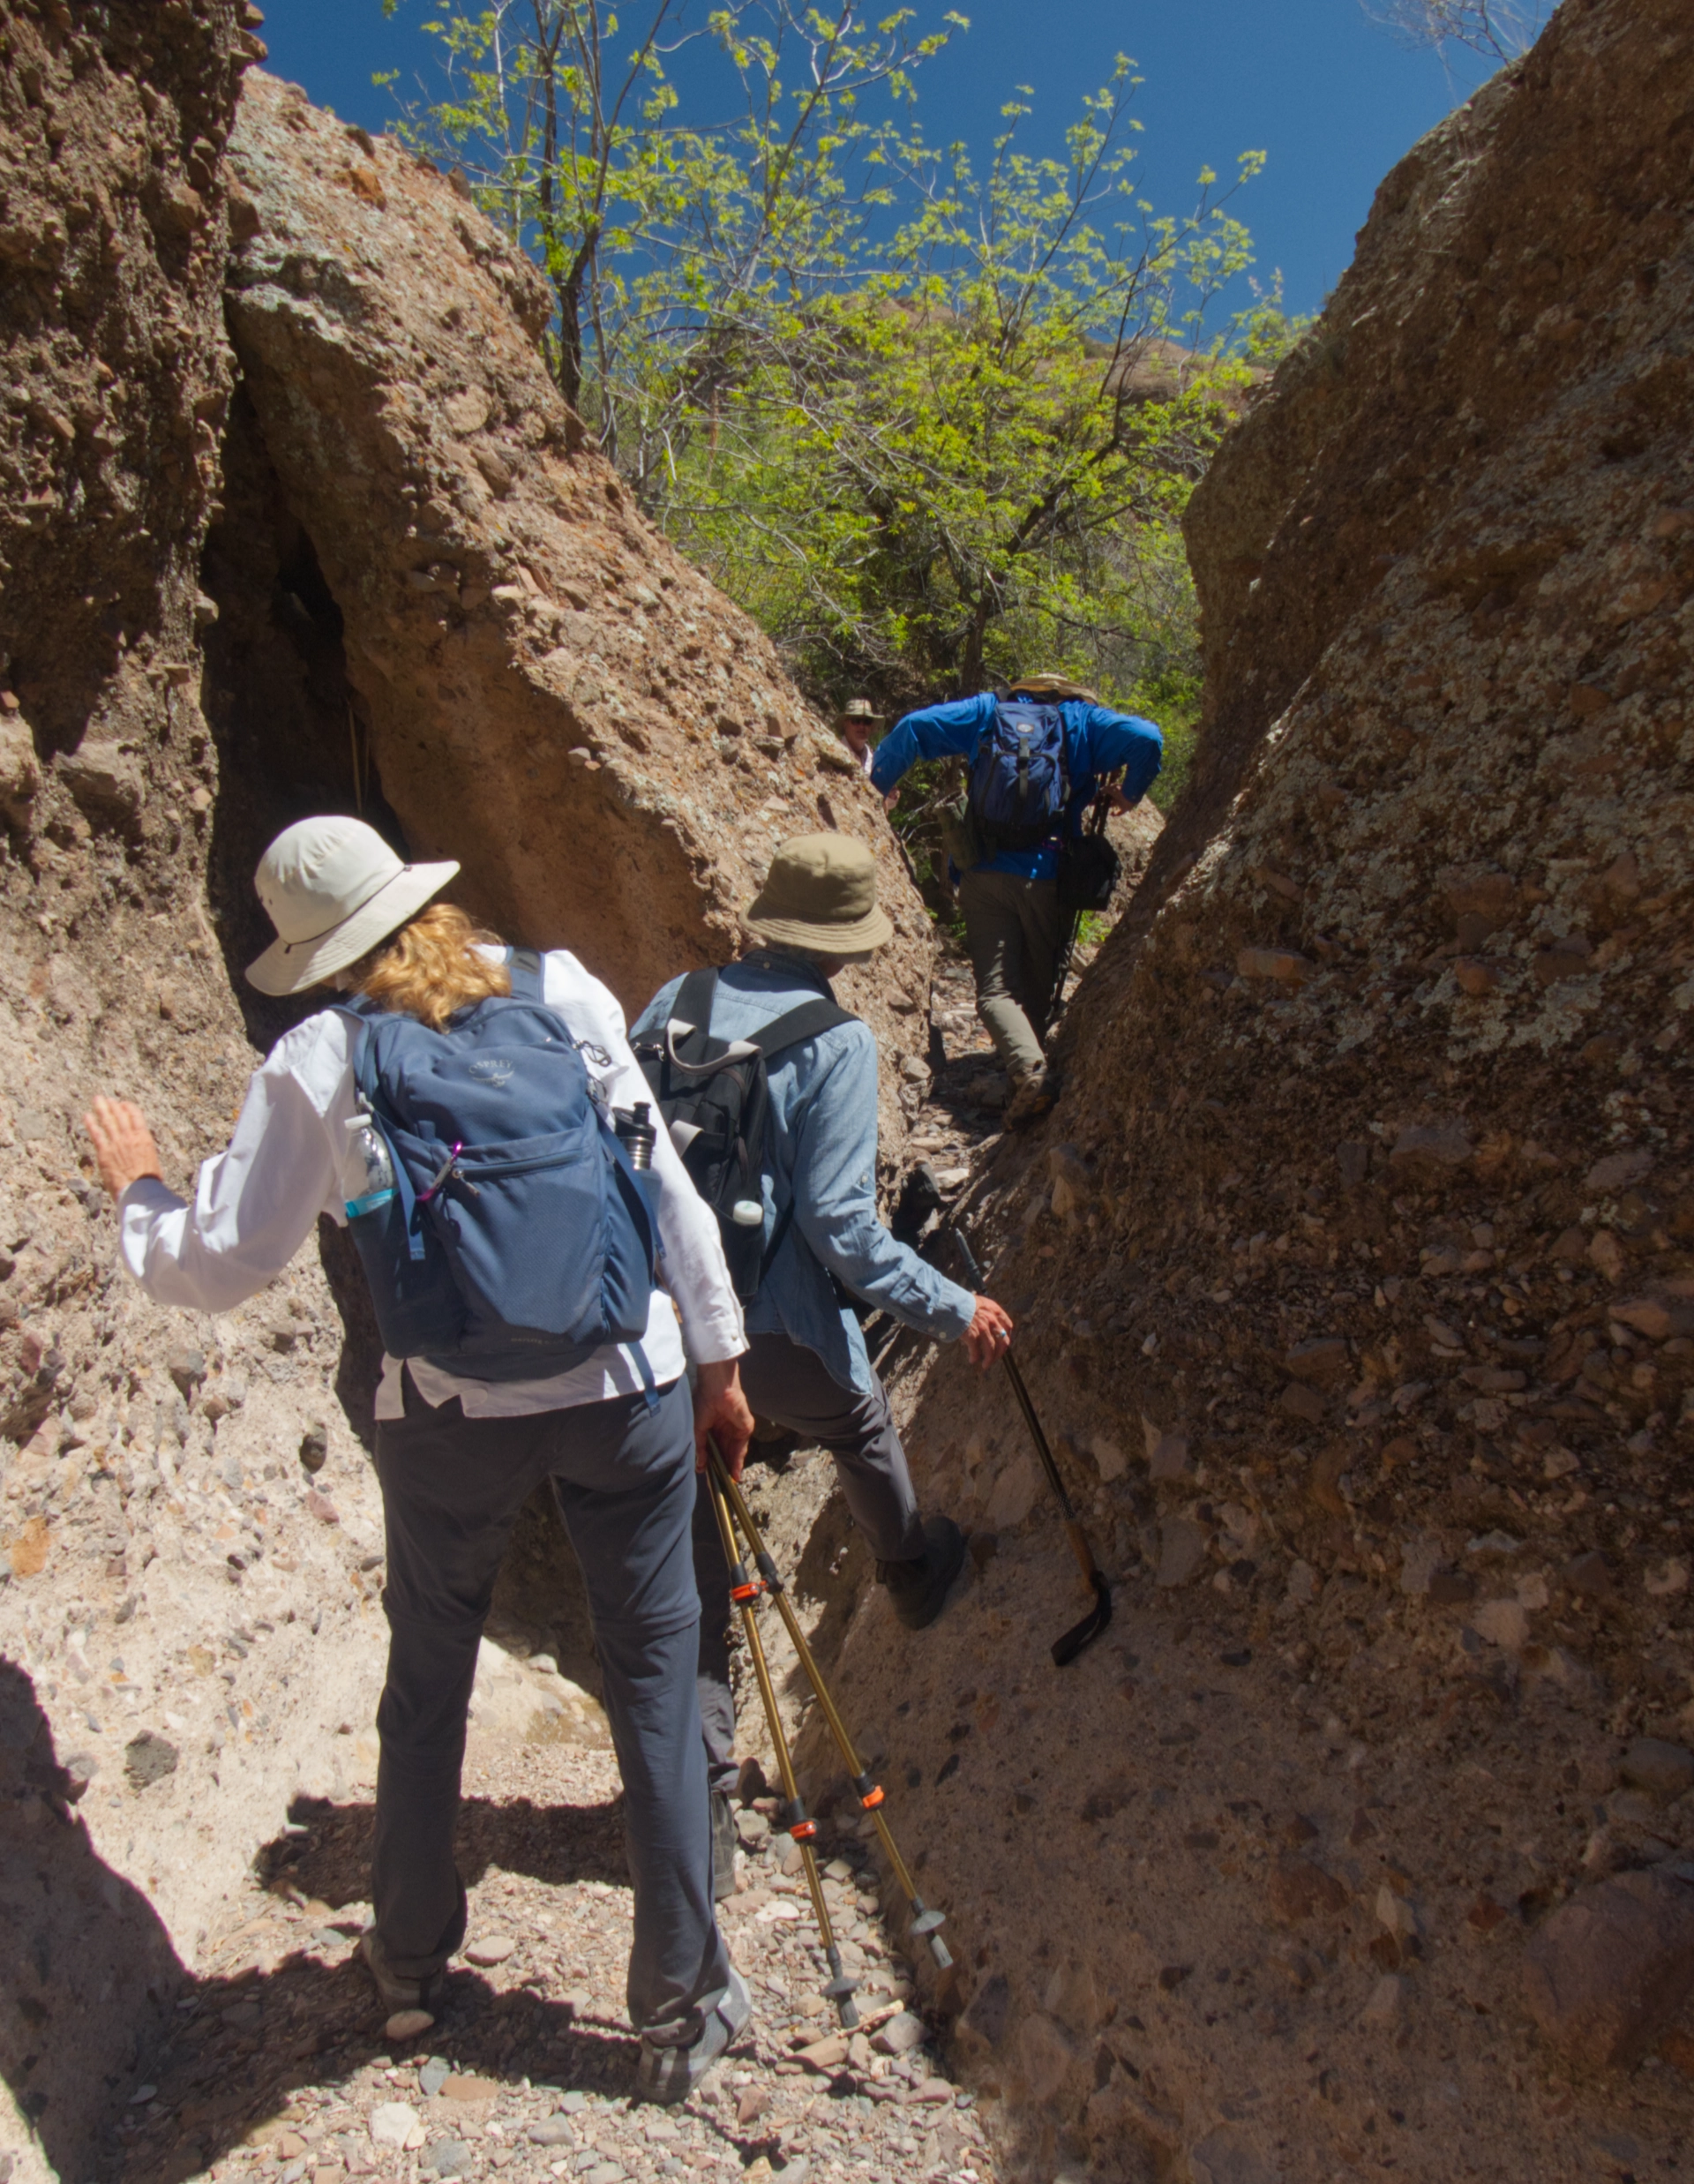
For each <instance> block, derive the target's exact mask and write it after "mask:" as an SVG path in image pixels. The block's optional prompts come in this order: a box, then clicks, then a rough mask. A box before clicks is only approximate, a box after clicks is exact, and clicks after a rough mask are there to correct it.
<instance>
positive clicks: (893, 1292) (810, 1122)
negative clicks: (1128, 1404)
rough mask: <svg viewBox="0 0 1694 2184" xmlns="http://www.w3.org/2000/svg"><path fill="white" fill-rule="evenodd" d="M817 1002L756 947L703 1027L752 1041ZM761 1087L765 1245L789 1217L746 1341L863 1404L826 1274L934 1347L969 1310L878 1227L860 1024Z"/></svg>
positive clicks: (654, 1027) (863, 1387)
mask: <svg viewBox="0 0 1694 2184" xmlns="http://www.w3.org/2000/svg"><path fill="white" fill-rule="evenodd" d="M681 986H682V981H681V979H671V982H670V984H669V985H668V986H663V987H660V988H659V991H658V992H657V993H656V994H655V995H654V996H653V998H652V1000H651V1001H650V1002H648V1004H647V1007H646V1008H645V1009H643V1010H642V1012H641V1017H640V1020H639V1021H638V1022H637V1023H636V1024H635V1026H634V1028H633V1031H632V1032H631V1033H630V1038H631V1039H632V1040H633V1041H639V1040H641V1039H651V1038H656V1037H657V1036H659V1035H660V1034H661V1033H662V1032H663V1029H664V1027H665V1025H666V1024H668V1023H669V1022H670V1020H671V1010H672V1009H674V1008H675V1006H676V1000H677V994H678V992H679V991H680V989H681ZM828 991H829V987H828V983H827V981H826V980H825V979H824V978H823V976H822V974H821V972H818V971H816V970H814V969H813V967H812V965H811V964H807V963H806V962H804V961H803V960H802V959H801V958H800V957H797V956H790V955H786V954H783V953H781V952H779V951H765V950H761V951H759V952H758V953H756V954H754V955H752V956H746V957H743V958H742V960H741V961H740V962H739V963H732V964H729V965H728V966H727V967H726V968H725V969H724V970H723V971H722V972H719V974H718V980H717V990H716V994H714V995H713V998H712V1021H711V1024H710V1027H709V1028H710V1029H711V1031H712V1032H714V1033H715V1034H716V1037H718V1038H719V1039H749V1038H752V1037H753V1035H754V1034H755V1033H756V1032H761V1031H763V1029H764V1028H765V1026H766V1024H774V1023H775V1022H776V1018H777V1017H783V1016H786V1015H787V1014H788V1012H789V1010H790V1009H798V1008H799V1007H801V1006H802V1005H803V1004H804V1003H805V1002H808V1001H816V1000H818V999H819V998H820V997H821V996H827V995H828ZM768 1084H769V1088H770V1106H769V1108H768V1111H767V1114H766V1117H765V1157H764V1201H765V1230H764V1233H765V1236H766V1238H767V1241H768V1239H769V1238H770V1237H771V1236H773V1235H775V1234H776V1226H777V1224H778V1222H779V1221H780V1220H782V1218H783V1214H784V1213H785V1212H787V1211H788V1209H789V1207H790V1206H792V1207H793V1209H794V1211H793V1216H792V1219H791V1221H790V1223H789V1227H788V1233H787V1234H786V1235H784V1236H783V1241H782V1243H781V1245H780V1246H779V1247H778V1250H777V1252H776V1257H775V1259H774V1260H773V1261H772V1262H771V1265H770V1267H769V1269H768V1272H767V1273H766V1275H765V1278H764V1280H763V1281H762V1282H761V1284H760V1285H759V1294H758V1295H757V1296H756V1297H755V1298H754V1299H753V1302H752V1303H751V1304H750V1305H749V1306H748V1307H747V1332H748V1333H749V1334H783V1335H786V1336H787V1337H788V1339H789V1340H790V1341H791V1342H798V1343H803V1344H804V1345H805V1347H806V1348H807V1349H809V1350H815V1351H816V1352H817V1354H818V1355H819V1356H820V1357H821V1359H822V1360H823V1362H824V1364H825V1366H826V1367H827V1368H828V1371H829V1373H830V1375H831V1377H833V1378H834V1379H835V1380H836V1383H837V1384H838V1385H840V1386H842V1387H843V1388H852V1389H855V1390H856V1391H857V1392H858V1393H859V1394H861V1395H866V1394H868V1393H869V1392H870V1389H871V1385H872V1382H871V1365H870V1359H869V1357H868V1356H867V1355H866V1349H865V1338H864V1336H863V1335H862V1334H861V1333H860V1332H859V1331H858V1320H857V1319H856V1318H855V1317H854V1316H853V1314H852V1313H851V1311H849V1310H847V1308H846V1307H845V1306H844V1305H843V1304H842V1303H840V1302H838V1300H837V1298H836V1292H835V1289H834V1287H833V1286H832V1285H831V1282H830V1280H829V1277H830V1275H831V1274H834V1275H836V1277H837V1278H838V1279H839V1280H840V1281H841V1283H842V1285H843V1287H844V1288H847V1289H851V1291H852V1293H853V1295H855V1296H857V1297H862V1298H863V1299H864V1300H865V1302H866V1303H867V1304H876V1305H880V1306H881V1308H882V1310H884V1311H885V1312H887V1313H888V1316H889V1317H890V1318H893V1319H897V1320H900V1321H902V1322H903V1324H904V1325H906V1326H908V1327H918V1328H921V1329H922V1330H923V1332H925V1333H926V1334H927V1335H928V1336H930V1337H931V1338H932V1340H934V1341H937V1342H951V1341H955V1340H957V1338H958V1337H959V1336H960V1335H962V1334H963V1332H964V1331H965V1329H966V1328H967V1327H968V1326H969V1325H971V1317H972V1315H973V1314H974V1312H975V1310H976V1299H975V1298H974V1297H973V1296H972V1295H971V1292H970V1291H969V1290H968V1289H963V1288H961V1287H959V1285H958V1283H957V1282H955V1281H949V1280H948V1279H947V1277H946V1275H945V1274H941V1273H938V1272H936V1270H935V1269H934V1268H933V1266H931V1265H928V1264H927V1262H926V1261H925V1260H923V1259H921V1258H919V1257H918V1254H917V1253H916V1252H915V1251H913V1250H910V1249H909V1248H908V1247H907V1246H906V1245H905V1244H903V1243H899V1242H896V1240H895V1239H894V1237H893V1236H891V1235H889V1234H888V1230H887V1229H886V1228H885V1227H883V1226H882V1223H881V1221H880V1220H878V1219H877V1213H876V1038H875V1034H874V1033H873V1032H872V1030H871V1028H870V1026H869V1024H859V1023H857V1022H855V1023H852V1024H836V1026H835V1027H834V1028H833V1029H832V1030H830V1031H828V1032H820V1033H819V1035H818V1037H817V1038H816V1039H802V1040H801V1041H800V1043H799V1044H798V1046H796V1047H784V1048H783V1051H782V1053H780V1054H776V1055H775V1056H773V1057H772V1060H771V1062H770V1065H769V1070H768Z"/></svg>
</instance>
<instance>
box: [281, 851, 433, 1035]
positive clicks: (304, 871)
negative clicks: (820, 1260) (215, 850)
mask: <svg viewBox="0 0 1694 2184" xmlns="http://www.w3.org/2000/svg"><path fill="white" fill-rule="evenodd" d="M458 869H459V867H458V866H457V865H455V864H438V865H407V864H402V863H401V860H400V859H399V858H398V857H396V856H395V854H394V851H393V850H391V849H390V848H389V846H388V844H386V842H385V841H384V840H383V838H382V837H381V836H380V835H379V833H378V832H377V830H376V829H375V828H374V827H367V826H366V825H365V823H364V821H363V820H362V819H300V820H296V822H295V823H294V825H293V826H291V827H285V828H284V829H282V832H281V834H279V835H278V836H277V837H276V839H275V841H274V842H273V843H272V844H271V846H270V847H269V849H267V850H266V852H265V854H264V855H263V857H261V858H260V859H259V870H258V871H257V872H256V873H255V874H253V885H254V887H255V888H256V889H258V891H259V901H260V902H261V903H263V904H264V905H265V908H266V913H267V914H268V916H269V918H270V920H271V923H272V924H273V925H274V927H276V938H275V940H274V941H273V942H272V943H271V945H270V946H269V947H268V948H267V949H266V950H265V953H264V954H263V955H262V956H261V957H259V960H258V962H257V963H252V964H249V965H248V966H247V979H248V983H249V984H250V985H252V986H256V987H258V988H259V992H260V993H261V994H298V993H303V992H304V990H305V988H306V987H308V986H316V985H317V984H318V983H319V980H320V979H326V978H328V977H330V976H331V974H332V973H333V972H337V971H344V970H345V969H346V968H347V966H348V964H350V963H356V962H357V961H358V959H359V957H361V956H363V955H365V954H367V953H368V952H369V951H370V949H373V948H374V947H375V946H376V944H377V942H379V940H382V939H384V938H385V937H386V935H387V934H390V933H394V932H397V931H398V930H399V928H400V927H401V926H403V925H404V924H405V923H406V921H407V919H409V918H414V917H416V915H417V912H419V911H420V910H422V909H423V907H424V904H425V903H427V902H428V901H429V899H430V897H431V896H432V895H437V894H438V893H439V892H440V890H441V889H443V888H444V887H446V884H447V882H448V881H449V880H451V879H452V878H453V874H455V873H456V872H457V871H458Z"/></svg>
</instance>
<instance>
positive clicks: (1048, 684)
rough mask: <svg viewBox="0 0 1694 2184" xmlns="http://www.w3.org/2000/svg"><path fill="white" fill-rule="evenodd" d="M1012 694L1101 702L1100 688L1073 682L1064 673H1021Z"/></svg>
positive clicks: (1093, 702)
mask: <svg viewBox="0 0 1694 2184" xmlns="http://www.w3.org/2000/svg"><path fill="white" fill-rule="evenodd" d="M1011 694H1012V695H1013V697H1015V698H1016V697H1019V696H1023V695H1027V696H1029V697H1032V698H1059V699H1064V698H1080V699H1081V700H1082V702H1083V704H1084V705H1098V703H1099V702H1100V696H1099V693H1098V690H1091V689H1090V688H1089V687H1088V686H1087V685H1086V684H1085V683H1080V682H1071V681H1070V680H1068V678H1067V677H1065V676H1063V675H1020V676H1019V677H1018V679H1017V680H1016V682H1015V683H1014V684H1013V685H1012V687H1011Z"/></svg>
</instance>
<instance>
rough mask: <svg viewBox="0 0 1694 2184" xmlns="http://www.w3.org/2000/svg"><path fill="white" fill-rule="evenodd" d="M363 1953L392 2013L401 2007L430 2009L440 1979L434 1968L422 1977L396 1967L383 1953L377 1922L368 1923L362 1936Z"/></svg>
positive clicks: (360, 1939) (366, 1965) (377, 1987)
mask: <svg viewBox="0 0 1694 2184" xmlns="http://www.w3.org/2000/svg"><path fill="white" fill-rule="evenodd" d="M359 1955H361V1956H362V1957H363V1958H364V1968H365V1970H367V1971H368V1972H369V1973H370V1975H371V1982H372V1984H373V1985H375V1987H376V1990H377V1993H378V1994H379V1996H380V1997H381V2000H382V2006H383V2008H384V2009H385V2010H386V2012H387V2013H388V2015H390V2016H391V2017H392V2016H393V2015H394V2014H395V2012H396V2011H397V2010H402V2009H430V2008H432V2007H433V2000H432V1998H433V1996H434V1994H435V1992H436V1989H437V1986H438V1984H439V1981H440V1974H439V1973H438V1972H431V1973H430V1974H429V1975H428V1977H427V1978H421V1979H414V1978H408V1977H407V1976H406V1974H405V1973H404V1972H399V1971H396V1970H394V1967H393V1965H392V1964H390V1963H389V1962H388V1959H387V1958H386V1956H385V1955H383V1953H382V1944H381V1942H380V1941H379V1940H378V1939H377V1930H376V1928H375V1927H374V1926H367V1927H366V1928H365V1930H364V1933H362V1934H361V1935H360V1936H359Z"/></svg>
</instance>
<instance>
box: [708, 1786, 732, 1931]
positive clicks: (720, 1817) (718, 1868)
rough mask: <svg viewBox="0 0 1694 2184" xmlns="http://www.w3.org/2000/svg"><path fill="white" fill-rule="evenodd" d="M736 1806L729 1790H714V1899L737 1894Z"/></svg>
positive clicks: (721, 1900)
mask: <svg viewBox="0 0 1694 2184" xmlns="http://www.w3.org/2000/svg"><path fill="white" fill-rule="evenodd" d="M737 1840H738V1838H737V1835H736V1832H735V1807H734V1805H731V1802H730V1793H729V1791H728V1790H713V1792H712V1901H713V1903H722V1902H723V1899H724V1897H725V1896H726V1895H734V1894H735V1846H736V1842H737Z"/></svg>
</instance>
